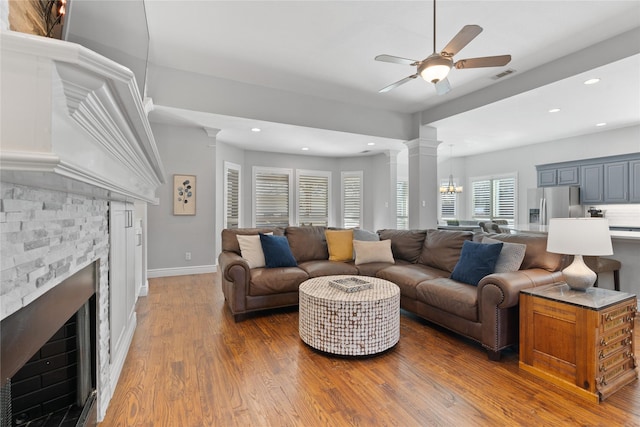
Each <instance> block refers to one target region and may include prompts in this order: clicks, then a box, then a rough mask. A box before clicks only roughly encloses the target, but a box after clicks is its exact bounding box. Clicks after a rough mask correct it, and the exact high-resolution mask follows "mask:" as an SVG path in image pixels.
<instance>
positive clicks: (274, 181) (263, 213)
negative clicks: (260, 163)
mask: <svg viewBox="0 0 640 427" xmlns="http://www.w3.org/2000/svg"><path fill="white" fill-rule="evenodd" d="M253 200H254V208H253V226H254V227H286V226H288V225H289V223H290V218H291V204H290V203H289V201H290V200H291V169H280V168H263V167H257V166H254V168H253Z"/></svg>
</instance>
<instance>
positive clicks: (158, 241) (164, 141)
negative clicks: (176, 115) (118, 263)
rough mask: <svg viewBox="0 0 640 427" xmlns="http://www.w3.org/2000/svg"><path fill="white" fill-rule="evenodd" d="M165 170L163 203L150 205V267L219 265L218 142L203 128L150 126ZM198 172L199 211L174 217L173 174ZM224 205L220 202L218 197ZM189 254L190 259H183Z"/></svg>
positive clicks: (161, 197) (161, 191)
mask: <svg viewBox="0 0 640 427" xmlns="http://www.w3.org/2000/svg"><path fill="white" fill-rule="evenodd" d="M151 127H152V130H153V135H154V136H155V139H156V143H157V145H158V151H159V153H160V157H161V158H162V161H163V163H164V167H165V171H166V174H167V175H166V177H165V179H166V184H164V185H162V186H161V187H160V188H159V189H158V191H157V193H156V194H157V196H158V198H159V199H160V204H159V205H157V206H152V205H150V206H149V209H148V212H147V214H148V229H149V233H148V244H149V250H148V256H149V269H150V270H154V269H166V268H184V267H195V266H203V265H214V264H215V257H216V253H215V244H214V240H215V239H214V233H215V230H214V225H215V222H214V218H215V206H216V204H217V203H218V202H217V200H216V192H215V187H214V185H215V180H216V177H215V168H214V167H213V165H214V164H215V147H210V146H209V145H211V144H213V143H214V140H213V139H212V138H210V137H209V136H207V134H206V133H205V131H204V130H203V129H201V128H188V127H178V126H168V125H163V124H158V123H152V124H151ZM174 174H188V175H196V197H197V199H196V215H195V216H176V215H173V175H174ZM220 203H221V201H220ZM185 252H191V261H186V260H185Z"/></svg>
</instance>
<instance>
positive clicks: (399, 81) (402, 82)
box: [378, 73, 418, 93]
mask: <svg viewBox="0 0 640 427" xmlns="http://www.w3.org/2000/svg"><path fill="white" fill-rule="evenodd" d="M416 77H418V73H416V74H414V75H412V76H409V77H405V78H404V79H402V80H398V81H397V82H395V83H391V84H390V85H389V86H385V87H383V88H382V89H380V90H379V91H378V92H380V93H384V92H389V91H390V90H391V89H395V88H397V87H398V86H400V85H403V84H405V83H406V82H408V81H409V80H413V79H415V78H416Z"/></svg>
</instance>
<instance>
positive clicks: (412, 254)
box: [378, 229, 427, 263]
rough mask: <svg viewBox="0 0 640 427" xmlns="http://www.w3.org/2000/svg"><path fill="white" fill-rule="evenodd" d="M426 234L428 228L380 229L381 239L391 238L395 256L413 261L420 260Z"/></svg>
mask: <svg viewBox="0 0 640 427" xmlns="http://www.w3.org/2000/svg"><path fill="white" fill-rule="evenodd" d="M426 235H427V231H426V230H390V229H385V230H378V236H380V240H391V251H392V252H393V257H394V258H395V259H403V260H405V261H409V262H411V263H415V262H416V261H417V260H418V257H419V256H420V252H421V251H422V245H423V243H424V238H425V236H426Z"/></svg>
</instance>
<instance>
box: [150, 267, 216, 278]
mask: <svg viewBox="0 0 640 427" xmlns="http://www.w3.org/2000/svg"><path fill="white" fill-rule="evenodd" d="M216 271H218V266H217V265H194V266H191V267H168V268H154V269H149V270H147V277H148V278H149V279H154V278H156V277H170V276H187V275H189V274H206V273H215V272H216Z"/></svg>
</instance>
